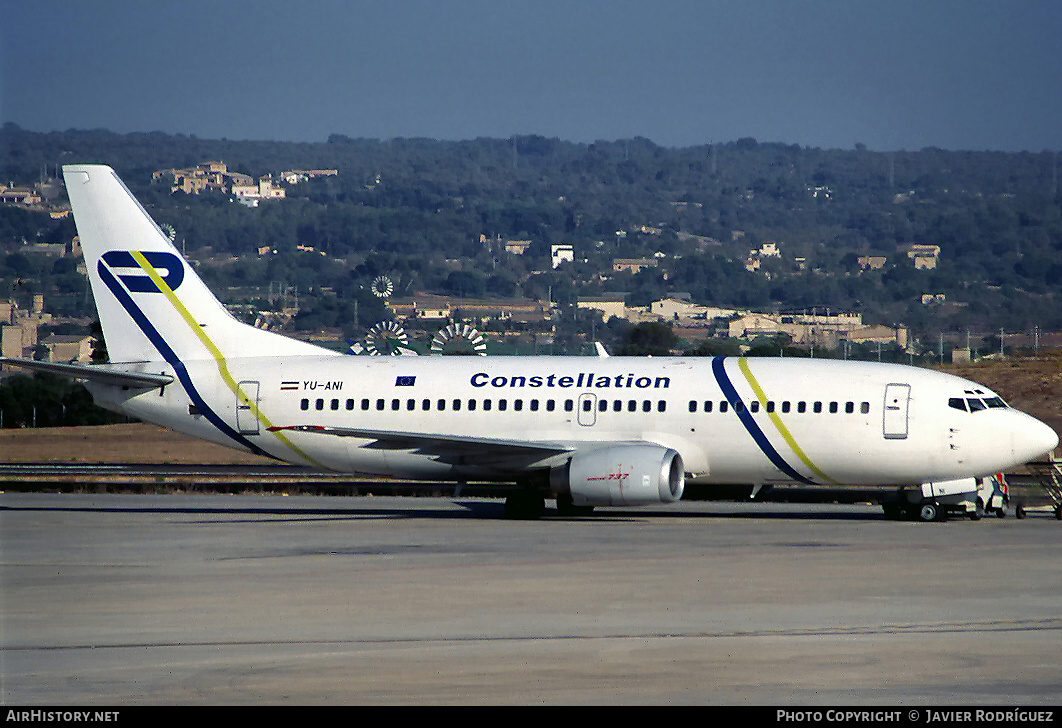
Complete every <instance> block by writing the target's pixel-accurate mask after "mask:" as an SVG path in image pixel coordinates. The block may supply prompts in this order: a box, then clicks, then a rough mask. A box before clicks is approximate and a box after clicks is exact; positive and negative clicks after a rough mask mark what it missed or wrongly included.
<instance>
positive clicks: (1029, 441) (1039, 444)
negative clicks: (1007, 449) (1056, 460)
mask: <svg viewBox="0 0 1062 728" xmlns="http://www.w3.org/2000/svg"><path fill="white" fill-rule="evenodd" d="M1015 435H1016V437H1015V442H1014V450H1015V455H1018V456H1020V457H1023V458H1024V460H1023V462H1029V461H1030V460H1035V459H1037V458H1039V457H1041V456H1043V455H1046V454H1047V453H1049V452H1051V451H1052V450H1054V449H1055V448H1056V447H1058V433H1057V432H1055V431H1054V430H1052V429H1051V428H1050V427H1048V426H1047V425H1045V424H1044V423H1043V422H1040V420H1038V419H1036V418H1035V417H1028V419H1027V421H1026V423H1025V426H1024V427H1022V428H1021V429H1020V430H1019V431H1018V432H1017V433H1015Z"/></svg>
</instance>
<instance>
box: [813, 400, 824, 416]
mask: <svg viewBox="0 0 1062 728" xmlns="http://www.w3.org/2000/svg"><path fill="white" fill-rule="evenodd" d="M811 411H812V412H814V413H815V414H819V413H820V412H822V402H816V403H815V404H813V405H811Z"/></svg>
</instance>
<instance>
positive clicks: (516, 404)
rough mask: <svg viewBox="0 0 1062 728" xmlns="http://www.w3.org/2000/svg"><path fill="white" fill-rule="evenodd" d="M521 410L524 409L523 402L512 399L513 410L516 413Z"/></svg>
mask: <svg viewBox="0 0 1062 728" xmlns="http://www.w3.org/2000/svg"><path fill="white" fill-rule="evenodd" d="M523 408H524V400H522V399H514V400H513V409H514V410H516V411H517V412H520V411H521V410H523Z"/></svg>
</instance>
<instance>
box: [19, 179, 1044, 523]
mask: <svg viewBox="0 0 1062 728" xmlns="http://www.w3.org/2000/svg"><path fill="white" fill-rule="evenodd" d="M63 172H64V175H65V178H66V185H67V191H68V193H69V196H70V202H71V205H72V206H73V212H74V219H75V222H76V224H77V230H78V234H79V235H80V238H81V245H82V248H83V250H84V254H85V262H86V264H87V266H88V273H89V278H90V280H91V283H92V291H93V295H94V297H95V301H96V306H97V309H98V311H99V318H100V323H101V324H102V326H103V333H104V339H105V341H106V344H107V350H108V352H109V355H110V359H111V362H112V363H110V364H106V365H98V366H90V367H89V366H77V365H62V364H46V363H43V362H21V363H22V364H23V365H26V366H29V367H31V368H34V367H35V368H38V369H46V370H51V371H60V372H63V373H65V374H69V375H71V376H74V377H78V378H81V379H84V380H86V386H87V387H88V389H89V391H90V392H91V393H92V395H93V397H94V398H95V400H96V402H97V403H99V404H101V405H102V406H104V407H107V408H110V409H113V410H116V411H118V412H123V413H126V414H128V415H131V416H133V417H136V418H139V419H141V420H144V421H147V422H153V423H157V424H159V425H162V426H164V427H168V428H171V429H173V430H176V431H179V432H183V433H186V434H189V435H193V436H195V437H199V438H202V439H204V440H209V441H212V442H216V443H221V444H223V445H229V446H232V447H235V448H239V449H243V450H248V451H251V452H254V453H261V454H264V455H268V456H271V457H273V458H276V459H278V460H281V461H286V462H290V463H296V464H299V465H307V466H312V467H316V468H321V469H326V470H333V471H341V472H351V473H363V474H375V475H386V476H396V477H402V478H417V479H437V480H449V481H457V482H461V481H467V480H482V481H496V482H506V483H514V484H517V485H516V487H514V489H513V494H512V495H511V496H510V497H509V498H508V500H507V503H506V511H507V513H509V514H510V515H512V516H515V517H537V516H539V515H541V514H542V512H543V508H544V501H545V499H546V498H547V497H551V498H556V500H557V505H558V510H559V511H560V512H562V513H577V512H585V510H588V508H589V507H593V506H599V505H601V506H631V505H640V504H651V503H668V502H672V501H676V500H678V499H679V498H680V497H681V496H682V493H683V488H684V485H685V483H686V482H698V483H700V482H703V483H720V484H738V483H740V484H751V485H754V486H763V485H770V484H774V483H796V484H818V485H830V484H836V485H845V484H858V485H897V486H912V487H913V488H914V492H915V493H916V498H915V499H914V501H913V502H914V503H915V506H914V508H915V510H916V515H919V514H920V515H921V517H923V518H924V519H926V520H930V519H931V518H934V517H936V515H937V510H936V508H938V507H940V506H941V505H942V504H944V500H943V498H944V497H945V496H947V495H948V494H949V493H955V492H958V491H963V492H966V493H968V492H970V491H972V490H973V489H974V487H975V486H973V485H970V484H971V483H973V482H974V481H973V479H975V478H980V477H982V476H987V475H989V474H992V473H996V472H998V471H1001V470H1005V469H1007V468H1010V467H1012V466H1015V465H1019V464H1022V463H1025V462H1028V461H1029V460H1031V459H1034V458H1036V457H1038V456H1040V455H1042V454H1043V453H1046V452H1048V451H1050V450H1052V449H1053V448H1054V447H1055V446H1056V445H1057V444H1058V436H1057V435H1056V434H1055V432H1054V431H1053V430H1051V429H1050V428H1049V427H1047V426H1046V425H1044V424H1043V423H1041V422H1039V421H1038V420H1036V419H1034V418H1032V417H1030V416H1028V415H1026V414H1023V413H1022V412H1019V411H1017V410H1015V409H1012V408H1011V407H1009V406H1007V404H1005V403H1004V402H1003V400H1002V399H1001V398H1000V397H999V396H997V395H996V394H994V393H993V392H991V391H989V390H987V389H986V388H985V387H982V386H981V385H979V384H976V383H974V382H971V381H967V380H965V379H960V378H958V377H954V376H950V375H948V374H943V373H940V372H935V371H929V370H924V369H918V368H914V367H906V366H900V365H891V364H876V363H866V362H848V361H828V360H814V359H782V358H779V359H769V358H736V357H717V358H698V357H692V358H691V357H661V358H627V357H547V356H542V357H439V356H422V357H385V356H381V357H369V356H347V355H343V354H338V353H336V352H332V351H330V350H327V349H323V348H320V347H318V346H314V345H312V344H308V343H304V342H301V341H296V340H293V339H290V338H287V337H284V336H281V335H279V334H276V333H272V332H267V331H263V330H261V329H257V328H255V327H253V326H249V325H247V324H244V323H241V322H240V321H238V320H236V319H235V318H233V317H232V316H231V315H230V314H229V313H228V312H227V311H226V309H225V308H224V307H223V306H222V304H221V303H220V302H219V301H218V300H217V299H216V298H215V297H214V296H213V295H212V294H211V292H210V291H209V290H208V289H207V287H206V286H205V285H204V283H203V282H202V281H201V280H200V278H199V276H197V275H196V273H195V270H194V269H193V268H192V267H191V266H190V265H189V264H188V263H186V262H185V260H184V259H183V258H182V256H181V255H180V254H179V253H178V251H177V250H176V249H175V248H174V247H173V245H172V244H171V243H170V240H169V238H168V237H167V236H166V235H165V234H164V233H163V232H162V231H161V230H160V229H159V227H158V226H157V225H156V224H155V223H154V221H152V219H151V217H150V216H149V215H148V213H147V212H146V211H145V210H144V209H143V208H142V207H141V206H140V204H139V203H138V202H137V200H136V199H135V198H134V197H133V195H132V194H131V193H130V192H129V191H128V189H126V187H125V185H124V184H123V183H122V182H121V180H120V179H119V178H118V177H117V175H116V174H115V173H114V171H113V170H111V169H110V168H109V167H105V166H95V165H73V166H67V167H65V168H64V170H63ZM6 361H7V362H8V363H14V362H12V360H6ZM949 484H950V485H949ZM955 484H959V485H955ZM923 505H925V506H927V507H928V510H924V511H921V512H919V511H917V509H918V508H921V507H922V506H923Z"/></svg>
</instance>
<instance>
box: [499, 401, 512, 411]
mask: <svg viewBox="0 0 1062 728" xmlns="http://www.w3.org/2000/svg"><path fill="white" fill-rule="evenodd" d="M508 407H509V400H507V399H499V400H498V411H499V412H504V411H505V410H506V409H508Z"/></svg>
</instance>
